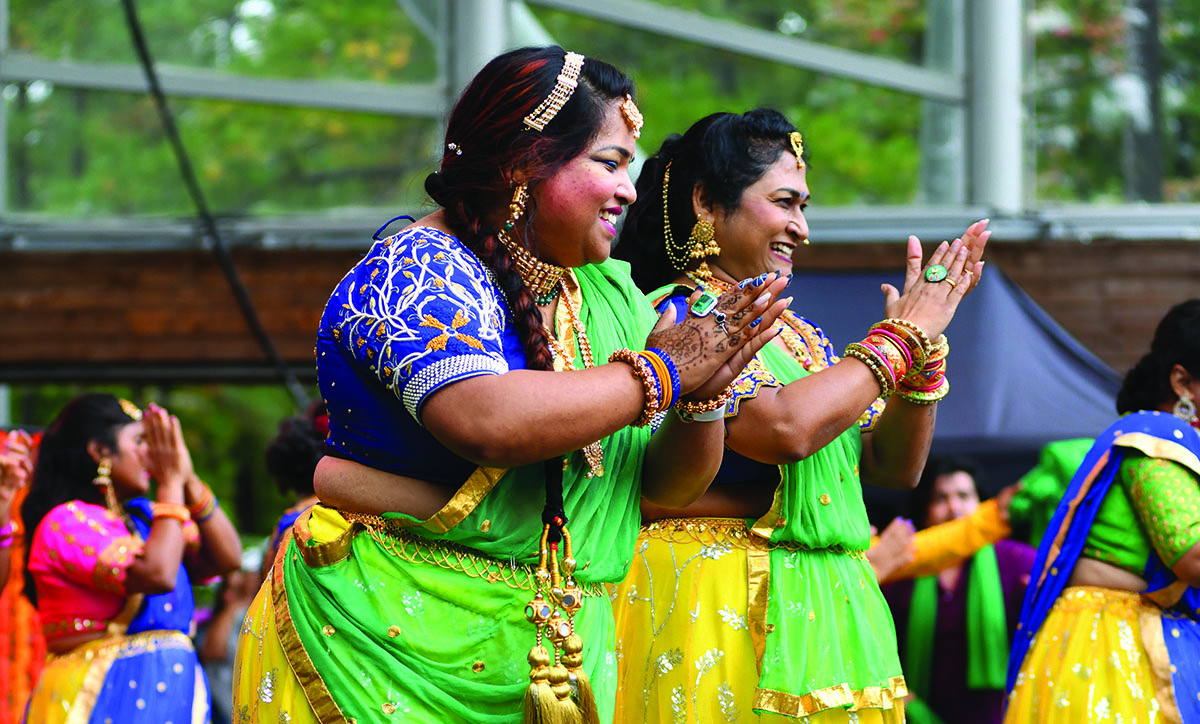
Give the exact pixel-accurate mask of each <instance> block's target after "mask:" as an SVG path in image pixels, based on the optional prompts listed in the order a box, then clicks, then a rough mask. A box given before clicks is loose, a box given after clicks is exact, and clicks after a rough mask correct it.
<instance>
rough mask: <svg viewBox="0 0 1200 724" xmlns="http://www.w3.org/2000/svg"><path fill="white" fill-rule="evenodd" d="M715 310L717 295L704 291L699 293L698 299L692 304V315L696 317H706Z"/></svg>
mask: <svg viewBox="0 0 1200 724" xmlns="http://www.w3.org/2000/svg"><path fill="white" fill-rule="evenodd" d="M716 308H717V295H716V294H713V293H712V292H710V291H708V290H707V289H704V290H702V291H701V292H700V297H699V298H698V299H697V300H696V301H694V302H692V306H691V311H692V314H694V315H696V316H697V317H705V316H708V314H709V312H711V311H712V310H714V309H716Z"/></svg>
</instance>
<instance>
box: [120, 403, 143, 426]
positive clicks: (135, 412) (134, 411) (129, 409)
mask: <svg viewBox="0 0 1200 724" xmlns="http://www.w3.org/2000/svg"><path fill="white" fill-rule="evenodd" d="M119 402H120V403H121V411H122V412H124V413H125V414H126V415H129V416H130V417H132V418H133V421H134V422H138V421H140V420H141V419H142V411H141V410H140V409H138V406H137V405H135V404H133V403H132V402H130V401H129V400H126V399H124V398H121V399H120V400H119Z"/></svg>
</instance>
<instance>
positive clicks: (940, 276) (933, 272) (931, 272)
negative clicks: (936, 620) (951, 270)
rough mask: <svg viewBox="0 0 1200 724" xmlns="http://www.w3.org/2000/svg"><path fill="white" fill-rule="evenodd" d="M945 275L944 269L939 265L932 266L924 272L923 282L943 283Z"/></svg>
mask: <svg viewBox="0 0 1200 724" xmlns="http://www.w3.org/2000/svg"><path fill="white" fill-rule="evenodd" d="M947 274H948V272H947V271H946V267H944V266H942V265H941V264H934V265H933V266H931V267H929V268H928V269H926V270H925V281H927V282H933V283H935V284H936V283H937V282H940V281H945V279H946V276H947Z"/></svg>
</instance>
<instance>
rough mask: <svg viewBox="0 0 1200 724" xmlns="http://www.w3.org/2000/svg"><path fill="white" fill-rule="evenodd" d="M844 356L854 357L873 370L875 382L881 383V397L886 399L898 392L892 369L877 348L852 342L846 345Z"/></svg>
mask: <svg viewBox="0 0 1200 724" xmlns="http://www.w3.org/2000/svg"><path fill="white" fill-rule="evenodd" d="M842 356H844V357H853V358H854V359H856V360H858V361H859V362H862V363H863V364H865V365H866V366H867V368H868V369H869V370H871V374H873V375H875V381H876V382H878V383H879V396H880V397H882V398H884V399H886V398H888V397H891V396H892V393H893V392H895V391H896V378H895V376H894V374H893V372H892V370H891V368H890V367H888V363H887V358H886V357H884V356H883V353H882V352H880V351H879V350H877V349H875V347H873V346H870V345H867V344H863V343H862V342H851V343H850V344H848V345H846V351H845V353H844V354H843V355H842Z"/></svg>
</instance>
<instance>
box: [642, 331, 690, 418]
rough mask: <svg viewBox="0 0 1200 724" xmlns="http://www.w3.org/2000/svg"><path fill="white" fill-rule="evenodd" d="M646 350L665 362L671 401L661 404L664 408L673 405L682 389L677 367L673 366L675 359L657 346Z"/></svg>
mask: <svg viewBox="0 0 1200 724" xmlns="http://www.w3.org/2000/svg"><path fill="white" fill-rule="evenodd" d="M646 351H647V352H653V353H654V354H656V355H658V358H659V359H661V360H662V361H663V364H665V365H666V366H667V372H668V374H670V375H671V402H670V404H664V405H663V409H664V410H665V409H667V408H668V407H670V406H671V405H674V404H675V403H676V402H678V401H679V396H680V394H681V393H682V390H681V389H680V382H679V369H678V368H677V367H675V360H673V359H671V355H669V354H667V353H666V352H664V351H662V350H661V349H659V348H658V347H651V348H650V349H648V350H646ZM660 389H661V388H660Z"/></svg>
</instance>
